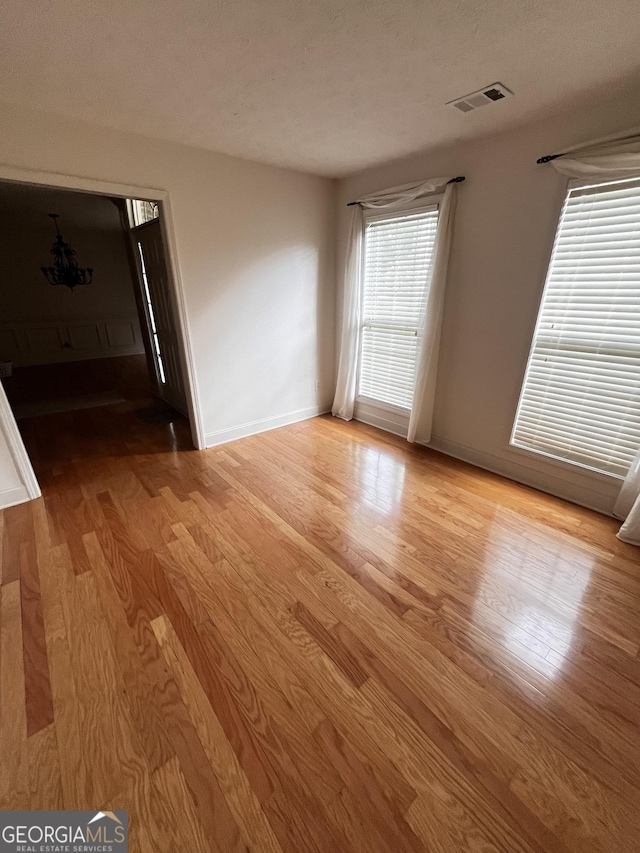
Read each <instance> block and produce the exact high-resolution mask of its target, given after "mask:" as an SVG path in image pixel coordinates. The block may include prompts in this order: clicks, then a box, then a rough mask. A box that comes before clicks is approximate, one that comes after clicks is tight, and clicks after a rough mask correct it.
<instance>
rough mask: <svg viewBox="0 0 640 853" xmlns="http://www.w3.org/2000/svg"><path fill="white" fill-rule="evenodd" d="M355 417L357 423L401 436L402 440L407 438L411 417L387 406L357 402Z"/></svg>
mask: <svg viewBox="0 0 640 853" xmlns="http://www.w3.org/2000/svg"><path fill="white" fill-rule="evenodd" d="M353 417H354V420H356V421H360V422H361V423H363V424H367V425H368V426H372V427H377V428H378V429H383V430H384V431H385V432H391V433H393V435H399V436H400V438H406V437H407V432H408V429H409V416H408V415H406V414H404V413H400V412H397V411H395V410H394V409H392V408H389V407H387V406H384V405H377V404H376V403H373V402H365V401H364V400H356V404H355V407H354V412H353Z"/></svg>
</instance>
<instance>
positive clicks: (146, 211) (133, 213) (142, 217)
mask: <svg viewBox="0 0 640 853" xmlns="http://www.w3.org/2000/svg"><path fill="white" fill-rule="evenodd" d="M127 212H128V214H129V225H130V227H131V228H135V227H136V226H138V225H144V223H145V222H151V221H152V220H153V219H158V218H159V216H160V210H159V208H158V202H157V201H143V200H142V199H139V198H128V199H127Z"/></svg>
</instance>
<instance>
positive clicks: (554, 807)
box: [0, 401, 640, 853]
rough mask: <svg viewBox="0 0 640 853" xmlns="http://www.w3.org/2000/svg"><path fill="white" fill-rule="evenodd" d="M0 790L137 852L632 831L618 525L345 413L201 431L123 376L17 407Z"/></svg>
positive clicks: (343, 851)
mask: <svg viewBox="0 0 640 853" xmlns="http://www.w3.org/2000/svg"><path fill="white" fill-rule="evenodd" d="M21 429H22V430H23V432H24V437H25V441H26V443H27V446H28V449H29V452H30V454H31V455H32V458H33V461H34V466H35V469H36V474H37V476H38V478H39V480H40V483H41V485H42V488H43V494H44V497H43V498H42V499H39V500H37V501H33V502H31V503H27V504H23V505H21V506H17V507H13V508H11V509H8V510H5V511H4V512H3V513H0V525H1V527H0V531H2V532H3V548H2V564H1V565H2V608H1V617H2V620H1V624H2V628H1V640H2V645H1V655H0V672H1V679H2V680H1V685H0V686H1V692H0V705H1V707H0V715H1V717H2V720H3V723H4V726H3V728H2V730H1V733H0V754H2V762H3V772H2V774H1V775H0V803H1V805H2V807H3V808H12V809H19V808H32V809H38V808H41V809H45V808H86V809H89V808H91V809H97V808H101V809H105V808H114V809H115V808H122V809H128V810H129V823H130V833H131V846H130V849H131V850H132V851H154V853H156V851H161V850H166V851H172V853H175V851H191V850H202V851H209V850H215V851H220V853H231V851H241V850H243V851H244V850H251V851H282V853H306V851H321V853H324V851H327V853H328V851H331V853H347V851H348V853H354V851H355V852H356V853H365V852H366V853H385V852H386V851H389V853H402V851H414V853H418V851H427V850H434V851H459V850H462V849H465V850H466V849H468V850H483V851H491V850H499V851H505V853H506V851H508V853H514V851H528V852H529V853H530V851H564V850H575V851H581V853H583V851H589V853H593V851H612V850H616V851H637V850H638V848H639V847H640V814H639V813H638V809H637V803H638V800H639V797H640V735H639V728H638V723H639V722H640V661H639V660H638V650H639V648H640V623H639V622H638V618H637V616H638V612H639V606H640V576H639V574H638V566H637V556H636V555H635V553H634V550H633V548H631V547H630V546H625V545H623V544H621V543H619V542H618V541H617V540H616V539H615V538H614V534H615V531H616V529H617V524H616V522H615V521H613V520H612V519H610V518H606V517H603V516H599V515H596V514H595V513H591V512H589V511H586V510H582V509H580V508H578V507H575V506H572V505H569V504H567V503H564V502H563V501H560V500H557V499H554V498H551V497H547V496H545V495H543V494H541V493H539V492H536V491H533V490H531V489H528V488H526V487H523V486H520V485H517V484H514V483H511V482H508V481H506V480H503V479H501V478H499V477H497V476H493V475H491V474H488V473H486V472H484V471H480V470H478V469H475V468H472V467H470V466H468V465H464V464H462V463H458V462H456V461H455V460H452V459H449V458H446V457H444V456H441V455H439V454H437V453H433V452H429V451H427V450H425V449H421V448H414V447H411V446H409V445H407V444H406V442H404V441H402V440H400V439H396V438H394V437H393V436H391V435H389V434H384V433H380V432H377V431H375V430H373V429H370V428H368V427H364V426H362V425H359V424H356V423H350V424H348V425H347V424H345V423H343V422H340V421H337V420H335V419H331V418H328V417H323V418H317V419H314V420H310V421H305V422H302V423H299V424H295V425H293V426H290V427H286V428H283V429H280V430H274V431H272V432H267V433H263V434H261V435H258V436H254V437H250V438H246V439H243V440H240V441H237V442H234V443H232V444H228V445H224V446H221V447H219V448H214V449H211V450H209V451H205V452H197V451H193V450H190V447H191V440H190V436H189V430H188V422H187V421H186V419H184V418H179V419H178V420H173V421H167V420H166V419H165V420H164V421H163V419H162V417H156V418H155V419H154V417H153V416H149V413H148V412H147V413H146V414H145V413H144V410H143V412H141V411H140V409H139V407H138V406H137V405H134V404H133V403H132V402H131V401H126V402H125V403H120V404H118V405H116V406H110V407H102V408H100V409H97V408H94V409H86V410H81V411H74V412H68V413H65V414H60V415H51V416H46V417H39V418H31V419H27V420H25V421H23V422H22V423H21Z"/></svg>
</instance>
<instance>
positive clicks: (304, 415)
mask: <svg viewBox="0 0 640 853" xmlns="http://www.w3.org/2000/svg"><path fill="white" fill-rule="evenodd" d="M328 411H330V409H329V408H327V407H326V406H311V407H310V408H308V409H298V410H297V411H295V412H288V413H287V414H286V415H277V416H276V417H275V418H262V419H261V420H259V421H250V422H249V423H246V424H241V425H240V426H237V427H231V428H230V429H221V430H218V431H217V432H210V433H207V434H206V435H205V437H204V439H205V447H215V446H216V445H218V444H226V443H227V442H228V441H235V440H236V439H238V438H246V437H247V436H249V435H257V434H258V433H260V432H267V431H268V430H270V429H277V428H278V427H282V426H287V425H288V424H295V423H297V422H298V421H306V420H308V419H309V418H315V417H317V416H318V415H324V414H325V413H326V412H328Z"/></svg>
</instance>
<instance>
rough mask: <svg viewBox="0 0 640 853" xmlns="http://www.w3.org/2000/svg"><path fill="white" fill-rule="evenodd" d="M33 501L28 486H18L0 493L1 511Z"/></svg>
mask: <svg viewBox="0 0 640 853" xmlns="http://www.w3.org/2000/svg"><path fill="white" fill-rule="evenodd" d="M30 500H32V496H31V495H30V494H29V492H28V491H27V488H26V486H16V487H15V489H5V490H4V491H3V492H0V509H7V507H10V506H16V504H23V503H26V502H27V501H30Z"/></svg>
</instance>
